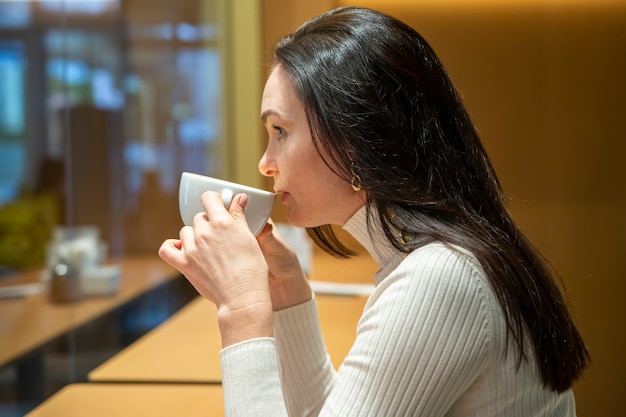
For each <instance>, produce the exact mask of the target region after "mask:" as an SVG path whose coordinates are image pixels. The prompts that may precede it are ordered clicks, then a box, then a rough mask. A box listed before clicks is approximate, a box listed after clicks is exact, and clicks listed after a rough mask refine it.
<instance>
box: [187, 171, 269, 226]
mask: <svg viewBox="0 0 626 417" xmlns="http://www.w3.org/2000/svg"><path fill="white" fill-rule="evenodd" d="M205 191H216V192H218V193H220V194H221V195H222V201H223V202H224V206H225V207H228V206H230V202H231V200H232V198H233V197H234V196H235V195H237V194H241V193H245V194H247V195H248V204H247V205H246V208H245V210H244V213H245V215H246V220H247V222H248V227H250V231H252V233H254V235H255V236H256V235H257V234H259V232H260V231H261V229H263V226H265V224H266V223H267V221H268V220H269V218H270V215H271V214H272V209H273V208H274V201H275V199H276V195H275V194H273V193H270V192H269V191H265V190H260V189H258V188H253V187H248V186H246V185H241V184H237V183H234V182H229V181H224V180H220V179H217V178H212V177H207V176H204V175H199V174H192V173H191V172H183V173H182V175H181V177H180V186H179V188H178V207H179V209H180V216H181V218H182V219H183V223H184V224H185V225H187V226H193V218H194V216H195V215H196V214H197V213H202V212H204V207H202V203H201V201H200V196H201V195H202V193H204V192H205Z"/></svg>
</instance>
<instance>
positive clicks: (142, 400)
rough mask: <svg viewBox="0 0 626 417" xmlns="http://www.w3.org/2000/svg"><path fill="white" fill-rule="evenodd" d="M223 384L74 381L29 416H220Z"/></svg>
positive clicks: (221, 414)
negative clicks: (75, 382)
mask: <svg viewBox="0 0 626 417" xmlns="http://www.w3.org/2000/svg"><path fill="white" fill-rule="evenodd" d="M223 415H224V400H223V395H222V386H221V385H184V384H173V385H167V384H164V385H161V384H72V385H68V386H66V387H64V388H63V389H61V390H60V391H59V392H57V393H56V394H54V395H53V396H52V397H50V398H49V399H48V400H46V401H45V402H44V403H42V404H40V405H39V406H38V407H37V408H35V409H34V410H33V411H31V412H30V413H29V414H27V415H26V416H27V417H60V416H63V417H85V416H89V417H110V416H122V417H125V416H133V417H144V416H145V417H172V416H177V417H198V416H207V417H220V416H223Z"/></svg>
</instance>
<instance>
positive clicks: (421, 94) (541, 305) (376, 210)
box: [274, 7, 589, 392]
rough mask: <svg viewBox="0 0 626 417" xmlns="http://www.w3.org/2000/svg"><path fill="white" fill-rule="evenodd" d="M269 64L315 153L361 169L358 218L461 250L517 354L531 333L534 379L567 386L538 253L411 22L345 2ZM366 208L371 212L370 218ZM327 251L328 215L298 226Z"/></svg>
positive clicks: (564, 327) (402, 238)
mask: <svg viewBox="0 0 626 417" xmlns="http://www.w3.org/2000/svg"><path fill="white" fill-rule="evenodd" d="M274 61H275V62H274V64H280V65H281V67H282V68H283V69H284V70H285V71H286V72H287V73H288V74H290V76H291V78H292V81H293V82H294V85H295V88H296V90H297V91H298V94H299V96H300V99H301V100H302V101H303V103H304V107H305V111H306V114H307V117H308V120H309V125H310V128H311V133H312V137H313V140H314V143H315V146H316V148H317V150H318V152H319V153H320V155H321V156H322V157H323V158H324V160H325V161H326V164H327V165H328V166H329V167H330V168H331V169H333V170H334V171H335V172H336V173H337V175H339V176H340V177H342V178H344V179H345V180H346V181H350V178H351V176H352V172H355V173H356V174H358V175H359V177H360V178H361V184H362V189H363V190H364V191H365V195H366V199H367V201H366V207H367V208H368V222H370V224H371V222H372V221H379V222H380V223H381V224H382V227H383V230H384V232H385V234H386V237H387V239H388V240H389V241H390V242H391V243H392V244H393V245H395V247H396V248H397V249H398V250H400V251H403V252H410V251H412V250H414V249H416V248H417V247H420V246H423V245H425V244H427V243H429V242H433V241H440V242H444V243H447V244H453V245H458V246H460V247H463V248H466V249H468V250H469V251H471V252H472V253H473V254H474V256H476V258H477V259H478V261H479V262H480V264H481V266H482V267H483V269H484V271H485V273H486V274H487V276H488V278H489V281H490V283H491V285H492V287H493V289H494V291H495V294H496V296H497V298H498V300H499V302H500V305H501V307H502V310H503V312H504V316H505V319H506V323H507V326H508V329H509V332H510V335H511V336H512V337H513V340H514V342H515V344H516V346H517V352H518V365H519V364H520V363H521V361H522V360H526V359H527V356H526V352H525V349H524V338H525V335H527V336H528V337H529V339H530V341H531V342H532V346H533V349H534V352H535V357H536V363H537V366H538V368H539V370H540V374H541V378H542V380H543V382H544V384H545V385H546V386H548V387H550V388H551V389H553V390H555V391H558V392H562V391H565V390H567V389H568V388H570V387H571V386H572V383H573V382H574V381H575V380H576V379H577V378H578V377H579V376H580V375H581V373H582V370H583V369H584V367H585V366H586V365H587V363H588V361H589V354H588V352H587V349H586V348H585V345H584V343H583V340H582V338H581V336H580V334H579V332H578V331H577V329H576V327H575V325H574V323H573V321H572V319H571V317H570V315H569V313H568V310H567V306H566V304H565V300H564V298H563V296H562V294H561V291H560V288H559V285H558V283H557V281H556V280H555V279H554V277H553V274H552V272H551V270H550V268H549V267H548V264H547V263H546V262H545V261H544V260H543V259H542V258H541V256H540V255H539V254H538V252H537V251H536V250H535V249H534V248H533V246H532V245H531V243H530V241H529V240H528V239H527V238H526V237H525V236H524V235H523V234H522V233H521V231H520V230H519V228H518V227H517V226H516V225H515V223H514V222H513V220H512V218H511V216H510V215H509V213H508V211H507V209H506V207H505V199H504V195H503V192H502V190H501V187H500V184H499V181H498V179H497V177H496V174H495V172H494V170H493V168H492V166H491V163H490V162H489V159H488V157H487V154H486V152H485V150H484V148H483V146H482V144H481V141H480V138H479V136H478V133H477V132H476V129H475V127H474V125H473V123H472V122H471V120H470V117H469V115H468V113H467V111H466V110H465V107H464V105H463V103H462V101H461V99H460V97H459V95H458V93H457V92H456V90H455V88H454V86H453V84H452V82H451V81H450V79H449V78H448V75H447V74H446V71H445V69H444V68H443V66H442V64H441V63H440V61H439V59H438V57H437V56H436V54H435V53H434V51H433V50H432V49H431V47H430V46H429V45H428V43H427V42H426V41H425V40H424V39H423V38H422V37H421V36H420V35H419V34H418V33H417V32H416V31H415V30H413V29H412V28H411V27H409V26H408V25H406V24H404V23H402V22H400V21H398V20H397V19H394V18H392V17H390V16H388V15H385V14H382V13H378V12H375V11H372V10H369V9H362V8H354V7H345V8H338V9H335V10H332V11H330V12H327V13H325V14H323V15H321V16H318V17H317V18H314V19H312V20H310V21H308V22H306V23H305V24H304V25H303V26H301V27H300V28H299V29H298V30H297V31H296V32H295V33H293V34H291V35H288V36H287V37H285V38H283V39H282V40H281V41H280V42H279V43H278V45H277V47H276V49H275V56H274ZM374 216H377V218H376V219H375V218H374ZM309 234H310V235H311V237H312V238H313V239H314V241H315V242H316V243H317V244H318V245H319V246H320V247H321V248H322V249H324V250H325V251H327V252H328V253H331V254H334V255H337V256H349V255H350V254H351V252H350V250H349V249H348V248H347V247H346V246H345V245H343V244H342V243H341V242H340V241H339V240H338V239H337V237H336V236H335V234H334V232H333V229H332V228H331V227H330V226H328V225H327V226H321V227H317V228H312V229H310V230H309Z"/></svg>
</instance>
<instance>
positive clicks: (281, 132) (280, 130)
mask: <svg viewBox="0 0 626 417" xmlns="http://www.w3.org/2000/svg"><path fill="white" fill-rule="evenodd" d="M272 129H274V131H275V132H276V133H277V134H278V137H279V138H280V137H282V136H284V135H285V133H287V132H286V131H285V129H284V128H282V127H280V126H276V125H272Z"/></svg>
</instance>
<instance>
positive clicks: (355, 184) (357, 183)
mask: <svg viewBox="0 0 626 417" xmlns="http://www.w3.org/2000/svg"><path fill="white" fill-rule="evenodd" d="M350 172H351V173H352V178H350V185H351V186H352V189H353V190H354V192H357V191H361V177H359V174H357V173H356V172H354V168H350Z"/></svg>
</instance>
